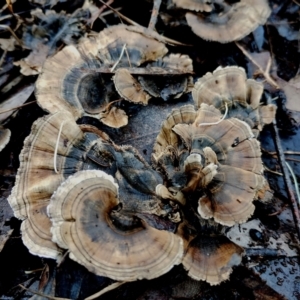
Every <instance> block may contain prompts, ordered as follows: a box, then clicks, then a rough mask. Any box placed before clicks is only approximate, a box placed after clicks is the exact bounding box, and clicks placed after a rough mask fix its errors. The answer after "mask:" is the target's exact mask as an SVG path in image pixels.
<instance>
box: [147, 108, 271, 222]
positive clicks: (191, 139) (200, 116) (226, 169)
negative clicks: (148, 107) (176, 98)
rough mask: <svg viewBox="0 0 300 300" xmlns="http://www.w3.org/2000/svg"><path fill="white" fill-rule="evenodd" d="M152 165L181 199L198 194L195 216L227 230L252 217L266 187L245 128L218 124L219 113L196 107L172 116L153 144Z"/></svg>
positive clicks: (255, 147) (234, 123) (257, 147)
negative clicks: (161, 172)
mask: <svg viewBox="0 0 300 300" xmlns="http://www.w3.org/2000/svg"><path fill="white" fill-rule="evenodd" d="M152 157H153V162H154V164H155V165H156V166H157V167H158V168H159V169H161V170H163V172H164V173H165V174H166V176H167V179H168V185H169V186H171V187H172V186H175V187H176V188H177V189H179V190H181V191H182V192H183V193H184V194H186V195H187V194H188V193H193V192H196V191H199V192H200V193H202V196H200V199H199V205H198V212H199V214H200V216H201V217H202V218H205V219H208V218H214V220H215V221H216V222H218V223H220V224H223V225H227V226H232V225H234V224H235V223H243V222H245V221H246V220H247V219H248V218H249V217H250V216H251V215H252V214H253V212H254V208H255V207H254V205H253V203H252V202H253V200H254V199H257V198H258V197H259V192H260V191H262V190H263V189H264V185H265V184H266V181H265V179H264V177H263V175H262V173H263V165H262V161H261V152H260V145H259V142H258V141H257V140H256V139H255V138H254V135H253V133H252V131H251V128H250V127H249V125H248V124H247V123H245V122H243V121H241V120H238V119H236V118H229V119H225V120H223V119H222V115H221V113H220V111H219V110H217V109H216V108H214V107H213V106H209V105H207V104H206V103H202V104H201V105H200V108H199V109H198V111H197V112H196V111H195V110H194V109H193V107H192V106H190V105H187V106H183V107H181V108H180V109H177V110H173V111H172V113H171V114H170V116H169V117H168V118H167V120H166V121H165V122H164V123H163V125H162V129H161V131H160V133H159V135H158V137H157V139H156V142H155V145H154V150H153V156H152Z"/></svg>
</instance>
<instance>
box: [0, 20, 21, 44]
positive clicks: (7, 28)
mask: <svg viewBox="0 0 300 300" xmlns="http://www.w3.org/2000/svg"><path fill="white" fill-rule="evenodd" d="M0 28H2V29H6V30H8V31H9V32H10V34H11V35H12V36H13V37H14V38H15V40H16V41H17V42H18V44H19V45H20V46H23V43H22V41H21V40H20V39H19V38H18V37H17V36H16V34H15V33H14V32H13V30H12V29H11V28H10V27H9V26H7V25H0Z"/></svg>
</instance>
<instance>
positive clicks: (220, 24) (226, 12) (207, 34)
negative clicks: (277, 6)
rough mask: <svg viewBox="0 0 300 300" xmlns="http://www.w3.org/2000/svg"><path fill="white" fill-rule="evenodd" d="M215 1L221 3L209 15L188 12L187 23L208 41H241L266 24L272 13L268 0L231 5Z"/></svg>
mask: <svg viewBox="0 0 300 300" xmlns="http://www.w3.org/2000/svg"><path fill="white" fill-rule="evenodd" d="M212 2H218V3H217V4H218V5H217V6H215V5H213V4H212V6H211V7H210V8H212V9H211V11H210V12H208V13H207V14H202V13H198V14H196V13H194V12H187V13H186V20H187V23H188V25H189V26H190V27H191V28H192V30H193V32H194V33H195V34H196V35H198V36H199V37H201V38H202V39H204V40H208V41H216V42H220V43H228V42H232V41H237V40H240V39H242V38H243V37H245V36H246V35H248V34H249V33H251V32H253V31H254V30H255V29H256V28H257V27H258V26H259V25H263V24H265V23H266V21H267V19H268V17H269V16H270V14H271V9H270V7H269V4H268V1H267V0H240V1H238V2H236V1H235V2H234V3H231V4H227V3H226V1H212ZM217 7H218V9H217ZM220 8H221V12H220Z"/></svg>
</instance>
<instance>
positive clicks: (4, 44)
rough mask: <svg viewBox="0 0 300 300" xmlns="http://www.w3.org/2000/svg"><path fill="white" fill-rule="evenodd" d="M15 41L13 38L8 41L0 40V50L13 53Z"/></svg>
mask: <svg viewBox="0 0 300 300" xmlns="http://www.w3.org/2000/svg"><path fill="white" fill-rule="evenodd" d="M15 44H16V40H15V38H14V37H11V38H9V39H0V48H1V49H2V50H4V51H14V50H15Z"/></svg>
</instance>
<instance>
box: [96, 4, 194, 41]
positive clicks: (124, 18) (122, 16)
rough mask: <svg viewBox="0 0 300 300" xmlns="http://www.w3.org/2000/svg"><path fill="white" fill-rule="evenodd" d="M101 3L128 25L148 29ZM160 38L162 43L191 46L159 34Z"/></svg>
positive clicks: (132, 29)
mask: <svg viewBox="0 0 300 300" xmlns="http://www.w3.org/2000/svg"><path fill="white" fill-rule="evenodd" d="M99 1H100V2H101V3H103V4H104V5H106V6H107V7H108V8H109V9H111V10H112V11H113V12H114V13H115V14H117V15H118V16H119V17H120V18H121V19H123V20H125V21H126V22H127V23H129V24H130V25H134V26H136V27H139V28H142V29H144V30H145V29H148V28H146V27H143V26H142V25H140V24H138V23H136V22H134V21H132V20H131V19H129V18H127V17H126V16H124V15H123V14H121V13H120V12H118V11H117V10H116V9H114V8H112V7H111V6H110V5H107V4H106V3H105V2H104V1H102V0H99ZM130 30H131V31H134V28H131V29H130ZM149 30H150V31H152V32H155V33H156V34H158V33H157V32H156V31H154V30H151V29H149ZM160 39H161V41H163V42H164V43H168V44H171V45H179V46H191V45H187V44H183V43H180V42H178V41H175V40H173V39H170V38H168V37H166V36H161V35H160Z"/></svg>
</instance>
